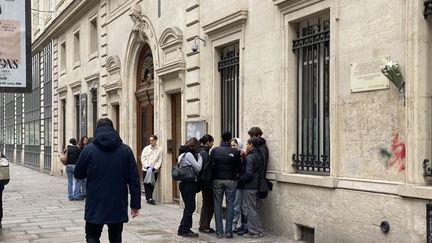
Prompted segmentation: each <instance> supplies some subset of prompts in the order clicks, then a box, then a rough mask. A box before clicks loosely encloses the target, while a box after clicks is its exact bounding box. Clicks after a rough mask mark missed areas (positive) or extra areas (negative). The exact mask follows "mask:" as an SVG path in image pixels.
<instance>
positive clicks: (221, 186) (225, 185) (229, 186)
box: [213, 180, 237, 235]
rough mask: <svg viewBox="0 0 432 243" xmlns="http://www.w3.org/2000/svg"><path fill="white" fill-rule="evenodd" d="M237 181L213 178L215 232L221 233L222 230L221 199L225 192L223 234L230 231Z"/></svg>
mask: <svg viewBox="0 0 432 243" xmlns="http://www.w3.org/2000/svg"><path fill="white" fill-rule="evenodd" d="M236 187H237V182H236V181H234V180H214V181H213V195H214V214H215V223H216V234H218V235H221V234H223V233H224V231H223V221H222V199H223V195H224V192H225V197H226V223H225V234H227V233H232V222H233V214H234V199H235V191H236Z"/></svg>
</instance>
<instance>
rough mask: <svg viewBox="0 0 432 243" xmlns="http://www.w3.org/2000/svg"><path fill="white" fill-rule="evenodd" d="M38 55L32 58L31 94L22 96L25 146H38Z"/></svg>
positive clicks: (39, 98) (39, 109)
mask: <svg viewBox="0 0 432 243" xmlns="http://www.w3.org/2000/svg"><path fill="white" fill-rule="evenodd" d="M40 111H41V93H40V55H39V53H37V54H35V55H34V56H33V58H32V92H31V93H26V94H25V96H24V124H25V125H24V126H25V136H24V137H25V141H24V142H25V144H26V145H40V116H41V112H40Z"/></svg>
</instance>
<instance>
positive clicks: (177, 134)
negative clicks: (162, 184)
mask: <svg viewBox="0 0 432 243" xmlns="http://www.w3.org/2000/svg"><path fill="white" fill-rule="evenodd" d="M171 134H172V161H171V163H172V165H173V166H174V165H176V164H177V160H178V156H179V154H178V150H179V148H180V145H181V143H182V141H181V94H180V93H176V94H172V95H171ZM178 188H179V187H178V182H177V181H175V180H173V182H172V195H173V201H174V202H179V200H180V192H179V189H178Z"/></svg>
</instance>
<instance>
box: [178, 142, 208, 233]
mask: <svg viewBox="0 0 432 243" xmlns="http://www.w3.org/2000/svg"><path fill="white" fill-rule="evenodd" d="M199 148H200V143H199V141H198V139H196V138H194V137H193V138H190V139H189V140H187V141H186V144H185V145H183V146H181V147H180V149H179V154H180V156H179V157H178V161H179V162H178V163H179V164H180V167H184V166H192V168H193V170H194V172H195V174H196V176H195V179H194V180H192V181H181V182H180V193H181V195H182V198H183V201H184V205H185V207H184V210H183V217H182V219H181V222H180V226H179V227H178V231H177V234H178V235H179V236H183V237H198V234H197V233H195V232H193V231H192V230H191V228H192V215H193V213H194V211H195V209H196V203H195V196H196V192H197V187H198V183H197V179H198V173H199V172H200V171H201V167H202V162H203V160H202V157H201V155H200V154H199Z"/></svg>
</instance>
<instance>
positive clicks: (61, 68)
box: [60, 41, 66, 72]
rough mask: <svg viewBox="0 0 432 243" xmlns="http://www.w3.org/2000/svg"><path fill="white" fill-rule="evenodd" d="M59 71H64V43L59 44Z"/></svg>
mask: <svg viewBox="0 0 432 243" xmlns="http://www.w3.org/2000/svg"><path fill="white" fill-rule="evenodd" d="M60 70H61V71H62V72H64V71H66V42H65V41H63V42H62V43H61V44H60Z"/></svg>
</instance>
